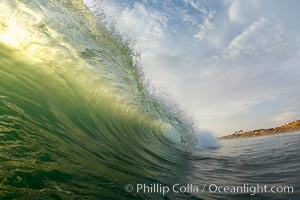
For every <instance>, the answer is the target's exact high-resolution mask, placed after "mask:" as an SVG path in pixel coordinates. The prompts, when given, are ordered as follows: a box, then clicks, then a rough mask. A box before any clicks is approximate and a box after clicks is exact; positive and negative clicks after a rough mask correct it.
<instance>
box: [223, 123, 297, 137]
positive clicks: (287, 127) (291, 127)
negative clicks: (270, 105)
mask: <svg viewBox="0 0 300 200" xmlns="http://www.w3.org/2000/svg"><path fill="white" fill-rule="evenodd" d="M295 131H300V120H297V121H294V122H290V123H287V124H284V125H282V126H279V127H276V128H269V129H258V130H253V131H245V132H244V131H242V130H241V131H238V132H236V133H234V134H231V135H227V136H223V137H220V139H236V138H248V137H258V136H265V135H275V134H282V133H290V132H295Z"/></svg>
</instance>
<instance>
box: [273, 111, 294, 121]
mask: <svg viewBox="0 0 300 200" xmlns="http://www.w3.org/2000/svg"><path fill="white" fill-rule="evenodd" d="M297 117H299V113H298V112H283V113H280V114H278V115H276V116H275V117H274V118H273V119H272V121H273V122H276V123H280V124H284V123H288V122H292V121H293V120H297V119H298V118H297Z"/></svg>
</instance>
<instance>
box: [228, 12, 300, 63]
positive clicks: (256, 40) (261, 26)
mask: <svg viewBox="0 0 300 200" xmlns="http://www.w3.org/2000/svg"><path fill="white" fill-rule="evenodd" d="M294 49H295V38H294V37H293V35H292V34H291V33H289V32H287V31H286V30H285V29H284V26H283V24H282V23H281V22H280V21H276V22H270V21H268V20H266V19H265V18H260V19H259V20H258V21H255V22H254V23H252V24H251V25H250V26H248V27H247V28H246V29H245V30H244V31H243V32H242V33H241V34H239V35H237V36H236V37H234V38H233V39H232V40H231V41H230V43H229V45H228V47H226V49H225V50H224V51H223V58H225V59H233V60H242V61H255V62H262V61H264V62H265V61H270V60H272V61H276V62H277V61H282V60H286V59H288V58H289V57H291V56H292V55H293V52H294Z"/></svg>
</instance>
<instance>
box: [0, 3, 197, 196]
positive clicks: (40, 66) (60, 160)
mask: <svg viewBox="0 0 300 200" xmlns="http://www.w3.org/2000/svg"><path fill="white" fill-rule="evenodd" d="M191 130H192V128H191V127H190V126H187V125H185V122H184V120H182V119H181V118H180V116H179V115H176V114H173V112H172V111H169V109H168V106H166V105H165V104H164V103H163V102H161V101H159V100H157V99H156V98H154V97H151V95H149V93H148V92H147V90H145V89H144V86H143V76H142V73H141V72H140V71H139V69H138V68H137V67H136V64H135V63H134V60H133V57H132V52H131V50H130V49H129V48H128V47H127V46H126V44H124V42H122V40H121V39H120V38H119V37H118V36H116V35H114V34H112V33H110V32H109V31H107V30H106V29H105V28H104V27H103V26H101V24H100V23H99V22H98V21H97V20H96V19H95V18H94V16H93V15H92V14H91V13H90V12H89V11H88V10H87V9H86V8H85V7H84V5H83V3H82V2H81V1H79V0H77V1H76V0H73V1H71V0H70V1H58V0H52V1H43V0H39V1H30V0H23V1H18V0H14V1H11V0H2V1H1V3H0V180H1V181H0V198H1V199H2V198H3V199H5V198H7V199H11V198H14V199H18V198H19V199H34V198H37V199H39V198H40V199H66V198H67V199H70V198H71V199H72V198H73V199H82V198H87V199H99V198H100V199H103V198H111V197H116V198H126V197H136V198H139V197H138V196H131V195H130V194H127V193H126V192H125V190H124V186H125V184H127V183H132V184H133V183H137V182H138V183H144V182H151V183H153V181H155V182H161V183H164V184H171V182H170V179H174V177H176V176H179V174H180V173H181V172H179V169H180V167H181V165H183V164H185V165H186V163H185V162H184V159H183V157H184V156H183V155H184V152H183V151H182V149H186V150H187V147H188V146H192V145H191V144H192V141H193V140H192V138H191V137H190V136H188V134H187V132H189V131H191ZM178 133H180V135H178ZM176 143H177V144H176ZM178 143H180V144H178ZM167 174H168V175H167Z"/></svg>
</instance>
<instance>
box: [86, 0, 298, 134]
mask: <svg viewBox="0 0 300 200" xmlns="http://www.w3.org/2000/svg"><path fill="white" fill-rule="evenodd" d="M84 1H85V3H86V4H87V5H88V7H90V9H91V10H92V11H93V12H95V13H96V14H99V15H102V16H103V15H105V23H107V25H108V26H110V27H113V28H114V29H115V31H117V32H118V33H119V34H120V35H122V37H123V38H124V39H125V40H130V41H133V42H132V43H131V46H132V48H133V49H134V51H136V52H137V53H139V55H140V65H141V68H142V69H143V71H144V73H145V77H146V79H147V80H149V81H150V83H151V84H152V85H153V86H154V87H156V88H159V90H160V91H161V92H163V93H166V94H167V95H168V96H169V97H171V99H172V100H173V101H174V102H175V103H177V104H178V105H179V106H180V107H181V108H182V109H183V110H184V111H185V112H186V113H187V115H189V116H190V117H192V118H193V120H194V121H195V123H196V124H198V126H199V127H200V128H203V129H208V130H211V131H213V132H214V133H215V135H217V136H222V135H227V134H231V133H233V132H235V131H238V130H253V129H260V128H270V127H275V126H279V125H281V124H285V123H287V122H291V121H294V120H298V119H300V89H299V86H300V21H299V19H300V12H299V11H300V1H298V0H285V1H282V0H251V1H239V0H223V1H219V0H214V1H211V0H205V1H204V0H163V1H159V0H139V1H132V0H84Z"/></svg>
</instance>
